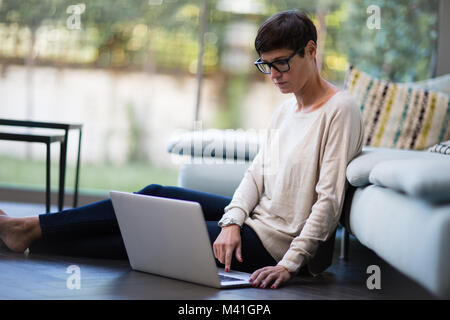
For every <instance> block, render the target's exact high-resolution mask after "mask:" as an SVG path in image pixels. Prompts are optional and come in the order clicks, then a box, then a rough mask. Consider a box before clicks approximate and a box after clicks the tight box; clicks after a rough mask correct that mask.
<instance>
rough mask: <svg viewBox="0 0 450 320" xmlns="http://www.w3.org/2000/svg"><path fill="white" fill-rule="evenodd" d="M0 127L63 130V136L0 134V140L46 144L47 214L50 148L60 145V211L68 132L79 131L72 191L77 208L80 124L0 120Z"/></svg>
mask: <svg viewBox="0 0 450 320" xmlns="http://www.w3.org/2000/svg"><path fill="white" fill-rule="evenodd" d="M0 125H4V126H16V127H28V128H45V129H59V130H64V132H65V134H64V135H36V134H22V133H7V132H0V140H12V141H24V142H38V143H45V144H46V146H47V157H46V158H47V159H46V190H45V199H46V210H47V212H50V146H51V144H52V143H54V142H59V143H60V145H61V148H60V158H59V192H58V209H59V210H60V211H61V210H62V209H63V207H64V194H65V190H64V189H65V176H66V163H67V143H68V137H69V130H72V129H75V130H79V135H78V153H77V163H76V172H75V189H74V198H73V207H74V208H75V207H77V204H78V182H79V173H80V153H81V137H82V125H81V124H66V123H52V122H37V121H23V120H10V119H0Z"/></svg>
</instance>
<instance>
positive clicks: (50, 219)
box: [30, 184, 276, 272]
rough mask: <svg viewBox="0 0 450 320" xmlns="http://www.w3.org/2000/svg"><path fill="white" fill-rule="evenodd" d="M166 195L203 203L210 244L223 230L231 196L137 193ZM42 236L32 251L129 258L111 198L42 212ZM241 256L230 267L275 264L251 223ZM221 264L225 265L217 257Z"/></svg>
mask: <svg viewBox="0 0 450 320" xmlns="http://www.w3.org/2000/svg"><path fill="white" fill-rule="evenodd" d="M137 193H138V194H143V195H152V196H157V197H163V198H172V199H180V200H188V201H195V202H198V203H199V204H200V206H201V207H202V210H203V215H204V218H205V221H206V226H207V229H208V234H209V238H210V241H211V244H212V243H213V242H214V241H215V239H216V238H217V236H218V235H219V233H220V230H221V228H220V227H219V226H218V225H217V222H218V221H219V220H220V218H221V217H222V215H223V212H224V208H225V207H226V206H227V205H228V204H229V203H230V201H231V198H229V197H224V196H220V195H216V194H212V193H207V192H200V191H195V190H190V189H186V188H180V187H169V186H161V185H157V184H152V185H149V186H147V187H145V188H144V189H142V190H141V191H139V192H137ZM39 222H40V226H41V229H42V238H41V239H40V240H38V241H36V242H35V243H34V244H33V245H32V246H31V247H30V252H31V253H33V252H38V253H39V252H42V253H53V254H60V255H71V256H84V257H94V258H104V259H105V258H108V259H127V258H128V257H127V253H126V250H125V246H124V243H123V240H122V236H121V234H120V229H119V226H118V224H117V219H116V216H115V213H114V209H113V206H112V202H111V200H110V199H108V200H103V201H99V202H96V203H93V204H89V205H86V206H82V207H79V208H75V209H68V210H64V211H61V212H56V213H49V214H42V215H40V216H39ZM241 237H242V258H243V260H244V261H243V262H242V263H241V262H238V261H237V260H236V258H235V256H234V255H233V260H232V264H231V269H233V270H240V271H245V272H253V271H255V270H256V269H259V268H262V267H266V266H273V265H276V261H275V260H274V259H273V258H272V256H271V255H270V254H269V253H268V252H267V251H266V249H265V248H264V246H263V245H262V243H261V241H260V239H259V238H258V236H257V235H256V233H255V232H254V231H253V229H251V228H250V227H249V226H247V225H245V224H244V226H243V227H242V232H241ZM216 263H217V265H218V266H220V267H223V265H222V264H220V262H219V261H218V260H216Z"/></svg>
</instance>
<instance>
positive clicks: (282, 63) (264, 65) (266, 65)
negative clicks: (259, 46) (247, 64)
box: [253, 47, 305, 74]
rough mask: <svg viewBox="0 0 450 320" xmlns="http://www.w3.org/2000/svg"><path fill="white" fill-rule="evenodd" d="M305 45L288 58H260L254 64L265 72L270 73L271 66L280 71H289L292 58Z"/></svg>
mask: <svg viewBox="0 0 450 320" xmlns="http://www.w3.org/2000/svg"><path fill="white" fill-rule="evenodd" d="M304 48H305V47H301V48H300V49H298V50H297V51H295V52H294V53H293V54H291V55H290V56H289V57H288V58H287V59H278V60H275V61H272V62H264V61H262V60H261V58H259V59H258V60H256V61H255V62H254V63H253V64H254V65H255V66H256V67H257V68H258V70H259V71H261V72H262V73H265V74H270V68H271V67H273V68H274V69H275V70H277V71H278V72H288V71H289V70H290V69H291V67H290V66H289V60H291V59H292V58H293V57H294V56H295V55H296V54H297V53H299V52H300V51H301V50H303V49H304Z"/></svg>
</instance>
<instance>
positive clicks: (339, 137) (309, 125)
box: [224, 91, 364, 273]
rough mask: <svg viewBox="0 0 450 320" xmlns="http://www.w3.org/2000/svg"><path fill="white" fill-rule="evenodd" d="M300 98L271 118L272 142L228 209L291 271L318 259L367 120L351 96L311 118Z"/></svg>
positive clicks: (228, 213)
mask: <svg viewBox="0 0 450 320" xmlns="http://www.w3.org/2000/svg"><path fill="white" fill-rule="evenodd" d="M296 108H297V101H296V99H295V97H293V98H291V99H289V100H287V101H286V102H285V103H283V104H282V105H280V106H279V107H278V108H277V109H276V110H275V111H274V113H273V115H272V119H271V121H270V125H269V128H268V134H267V137H266V139H265V141H264V143H262V145H261V148H260V150H259V152H258V154H257V155H256V157H255V158H254V159H253V162H252V164H251V165H250V167H249V169H248V170H247V171H246V173H245V175H244V178H243V179H242V181H241V183H240V184H239V186H238V188H237V189H236V191H235V193H234V195H233V198H232V201H231V202H230V204H229V205H228V206H227V207H226V208H225V213H224V217H225V216H228V217H232V218H234V219H236V220H237V221H238V222H239V224H240V225H241V226H242V224H243V223H245V224H247V225H248V226H250V227H251V228H252V229H253V230H254V231H255V232H256V234H257V235H258V236H259V238H260V239H261V241H262V243H263V245H264V247H265V248H266V250H267V251H268V252H269V253H270V254H271V256H272V257H273V258H274V259H275V260H276V261H277V262H278V265H281V266H284V267H285V268H287V269H288V270H289V271H290V272H294V273H295V272H297V271H298V270H299V269H300V268H301V267H302V266H303V265H304V264H306V263H307V261H308V259H310V258H311V257H313V256H314V254H315V252H316V250H317V247H318V244H319V241H325V240H327V238H328V237H329V236H330V235H331V234H332V232H333V231H334V229H335V228H336V226H337V223H338V220H339V217H340V214H341V209H342V203H343V201H344V195H345V191H346V188H347V180H346V175H345V173H346V167H347V164H348V163H349V162H350V161H351V160H352V159H353V158H354V157H355V156H356V155H357V154H359V153H360V152H361V149H362V145H363V135H364V129H363V125H364V124H363V120H362V116H361V113H360V109H359V106H358V105H357V104H356V102H355V100H354V98H353V97H352V96H351V95H350V94H349V93H348V92H347V91H338V92H337V93H336V94H335V95H334V96H332V97H331V98H330V99H329V100H328V101H327V102H326V103H325V104H324V105H323V106H322V107H320V108H319V109H316V110H314V111H312V112H310V113H299V112H296Z"/></svg>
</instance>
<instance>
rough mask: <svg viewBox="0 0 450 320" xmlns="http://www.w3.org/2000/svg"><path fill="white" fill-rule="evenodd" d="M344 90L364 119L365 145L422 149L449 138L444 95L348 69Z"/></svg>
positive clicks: (449, 112) (449, 105) (448, 105)
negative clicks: (355, 102)
mask: <svg viewBox="0 0 450 320" xmlns="http://www.w3.org/2000/svg"><path fill="white" fill-rule="evenodd" d="M345 88H346V89H347V90H348V91H349V92H350V93H351V94H352V95H353V96H354V97H355V98H356V100H357V102H358V104H359V105H360V108H361V112H362V115H363V118H364V126H365V128H364V145H368V146H374V147H387V148H396V149H411V150H425V149H427V148H429V147H431V146H432V145H434V144H436V143H438V142H439V141H444V140H448V139H450V126H449V120H450V100H449V96H448V95H447V94H444V93H441V92H433V91H429V90H426V89H420V88H417V87H411V86H408V85H406V84H402V83H393V82H388V81H384V80H380V79H377V78H374V77H371V76H370V75H368V74H366V73H364V72H362V71H360V70H358V69H357V68H355V67H353V66H350V67H349V69H348V71H347V76H346V80H345Z"/></svg>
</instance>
